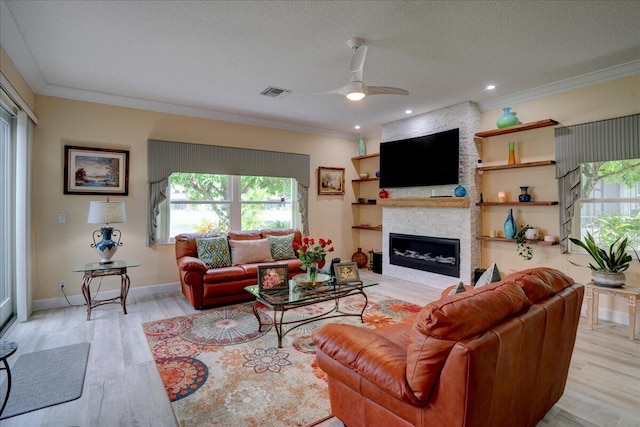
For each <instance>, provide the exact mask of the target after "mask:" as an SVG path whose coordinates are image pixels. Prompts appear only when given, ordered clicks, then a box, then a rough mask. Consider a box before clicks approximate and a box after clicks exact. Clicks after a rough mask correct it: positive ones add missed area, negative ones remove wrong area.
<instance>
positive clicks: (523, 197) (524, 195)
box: [518, 186, 531, 203]
mask: <svg viewBox="0 0 640 427" xmlns="http://www.w3.org/2000/svg"><path fill="white" fill-rule="evenodd" d="M528 190H529V187H528V186H522V187H520V195H519V196H518V200H519V201H520V202H523V203H524V202H530V201H531V194H529V192H528Z"/></svg>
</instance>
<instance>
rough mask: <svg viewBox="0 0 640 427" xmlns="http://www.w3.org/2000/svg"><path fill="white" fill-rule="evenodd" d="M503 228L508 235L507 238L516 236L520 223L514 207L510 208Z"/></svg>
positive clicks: (505, 234) (505, 235)
mask: <svg viewBox="0 0 640 427" xmlns="http://www.w3.org/2000/svg"><path fill="white" fill-rule="evenodd" d="M503 229H504V237H506V238H507V239H513V238H514V237H515V236H516V232H517V231H518V223H517V222H516V220H515V218H514V217H513V209H509V215H508V216H507V219H506V221H505V222H504V227H503Z"/></svg>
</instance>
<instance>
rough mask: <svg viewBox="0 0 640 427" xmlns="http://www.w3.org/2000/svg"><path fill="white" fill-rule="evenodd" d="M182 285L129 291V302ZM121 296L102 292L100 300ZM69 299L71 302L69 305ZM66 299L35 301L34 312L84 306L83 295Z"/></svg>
mask: <svg viewBox="0 0 640 427" xmlns="http://www.w3.org/2000/svg"><path fill="white" fill-rule="evenodd" d="M179 291H180V283H178V282H174V283H165V284H162V285H150V286H141V287H136V288H131V289H129V295H128V297H127V300H128V299H129V298H131V297H140V296H146V295H154V294H163V293H166V292H179ZM118 295H120V291H119V290H112V291H104V292H100V294H99V296H98V298H99V299H109V298H115V297H117V296H118ZM67 299H68V300H69V302H68V303H67ZM67 299H65V298H64V297H58V298H45V299H38V300H33V311H40V310H50V309H53V308H63V307H69V304H71V305H84V297H83V296H82V295H70V296H68V297H67Z"/></svg>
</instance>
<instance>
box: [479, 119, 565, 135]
mask: <svg viewBox="0 0 640 427" xmlns="http://www.w3.org/2000/svg"><path fill="white" fill-rule="evenodd" d="M557 124H558V122H557V121H555V120H553V119H544V120H539V121H537V122H531V123H523V124H521V125H516V126H509V127H508V128H503V129H494V130H487V131H484V132H478V133H476V135H475V136H476V138H488V137H490V136H498V135H506V134H508V133H514V132H521V131H523V130H531V129H538V128H544V127H547V126H555V125H557Z"/></svg>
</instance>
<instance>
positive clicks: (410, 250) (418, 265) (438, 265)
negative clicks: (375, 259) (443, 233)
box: [389, 233, 460, 277]
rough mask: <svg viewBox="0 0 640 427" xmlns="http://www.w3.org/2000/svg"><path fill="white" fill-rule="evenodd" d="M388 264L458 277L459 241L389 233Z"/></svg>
mask: <svg viewBox="0 0 640 427" xmlns="http://www.w3.org/2000/svg"><path fill="white" fill-rule="evenodd" d="M389 263H390V264H392V265H399V266H402V267H407V268H413V269H416V270H422V271H429V272H432V273H437V274H442V275H445V276H452V277H460V240H459V239H445V238H441V237H428V236H414V235H409V234H396V233H389Z"/></svg>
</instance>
